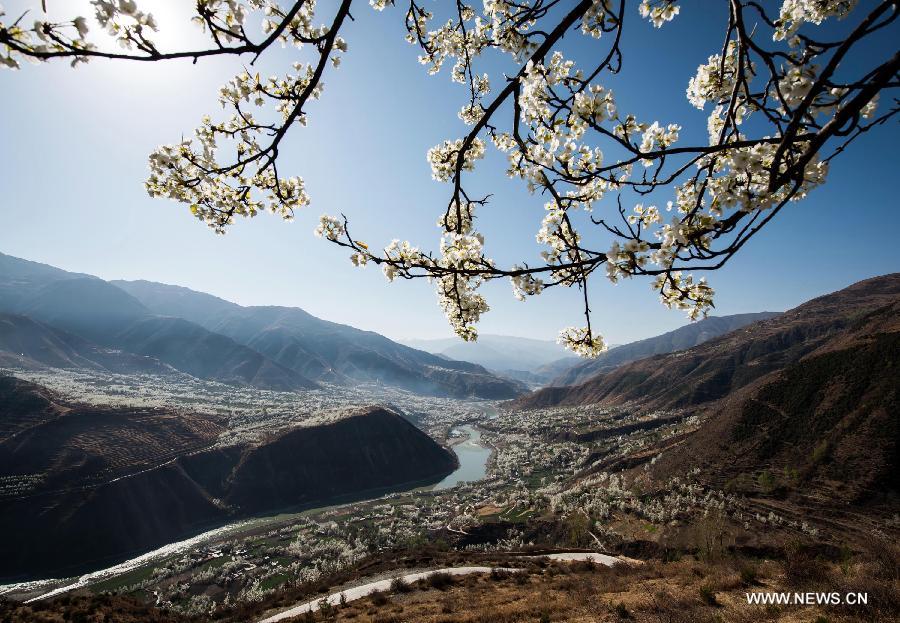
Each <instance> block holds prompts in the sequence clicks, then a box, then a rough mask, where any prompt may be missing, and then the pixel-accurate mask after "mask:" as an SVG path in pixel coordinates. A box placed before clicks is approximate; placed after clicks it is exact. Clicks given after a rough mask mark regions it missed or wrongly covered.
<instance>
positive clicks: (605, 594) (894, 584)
mask: <svg viewBox="0 0 900 623" xmlns="http://www.w3.org/2000/svg"><path fill="white" fill-rule="evenodd" d="M807 562H808V561H807ZM814 562H815V564H816V565H819V566H822V567H823V570H822V571H821V572H817V573H815V574H813V573H811V571H810V570H809V569H799V568H797V565H802V564H805V563H803V562H800V561H793V562H792V561H790V560H788V561H787V562H786V564H782V563H775V562H771V561H750V560H736V559H733V558H724V559H721V560H717V561H714V562H713V561H708V560H695V559H682V560H680V561H676V562H666V563H664V562H653V561H651V562H648V563H645V564H642V565H635V566H630V567H626V566H624V565H620V566H619V567H617V568H613V569H610V568H606V567H600V566H593V565H589V564H571V565H567V564H558V565H557V564H550V565H545V566H544V567H543V568H542V567H540V566H537V565H535V566H533V567H531V568H530V569H528V570H527V571H526V572H524V573H518V574H491V575H473V576H467V577H465V578H454V581H453V582H452V583H451V584H448V585H442V586H441V587H437V588H436V587H433V586H430V584H429V583H428V582H419V583H416V584H414V585H412V586H411V587H410V589H411V590H410V591H409V592H406V593H402V594H398V593H395V594H394V595H393V596H392V597H391V600H390V602H389V603H384V600H383V599H379V598H374V599H373V598H368V599H363V600H360V601H358V602H354V603H350V604H348V605H347V606H346V607H344V608H341V609H338V610H336V611H335V612H334V613H332V614H330V615H328V616H327V617H326V616H322V615H321V614H319V615H317V617H316V618H315V620H316V621H335V622H338V621H347V622H351V621H352V622H353V623H412V622H414V623H522V622H529V621H532V622H534V623H599V622H604V623H606V622H609V623H615V622H618V621H629V622H636V623H643V622H648V623H650V622H652V623H704V622H707V621H708V622H709V623H713V622H719V621H728V622H732V621H734V622H736V623H752V622H755V621H777V622H781V623H801V622H813V621H823V622H825V621H828V622H837V621H860V622H861V621H866V622H869V621H893V620H895V619H894V613H895V612H897V607H898V606H900V600H898V594H900V592H898V581H897V579H896V578H891V577H889V574H890V570H891V569H892V568H891V567H890V565H877V564H875V563H872V562H869V563H865V564H863V563H859V564H856V565H854V566H852V567H851V568H847V567H846V566H844V567H842V566H841V565H837V564H833V563H828V562H823V561H818V560H817V561H814ZM792 565H793V568H792ZM885 567H887V569H885ZM786 570H787V573H785V571H786ZM791 574H794V575H791ZM798 574H799V575H798ZM801 576H802V577H813V578H814V580H809V581H807V580H803V581H801V580H799V578H800V577H801ZM798 582H800V583H799V584H798ZM804 582H805V584H804ZM810 582H811V583H810ZM821 582H825V584H821ZM790 583H792V584H794V586H793V587H789V586H788V584H790ZM797 586H802V588H803V590H807V589H808V590H816V589H818V590H828V591H835V590H837V591H846V590H853V591H868V592H869V593H870V597H869V599H870V606H869V607H867V608H865V607H857V608H850V607H832V608H828V609H825V608H821V607H812V606H810V607H807V606H780V607H764V606H750V605H748V604H747V602H746V597H745V593H746V592H747V591H760V590H761V591H779V590H794V588H795V587H797Z"/></svg>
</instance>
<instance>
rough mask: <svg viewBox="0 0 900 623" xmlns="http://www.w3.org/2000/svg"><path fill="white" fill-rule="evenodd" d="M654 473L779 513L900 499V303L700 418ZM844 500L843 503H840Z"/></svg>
mask: <svg viewBox="0 0 900 623" xmlns="http://www.w3.org/2000/svg"><path fill="white" fill-rule="evenodd" d="M702 414H703V423H702V425H701V426H700V428H699V429H698V430H697V432H696V433H694V434H693V435H691V436H689V437H688V438H687V439H686V440H685V441H684V442H683V443H681V444H678V445H677V446H676V447H674V448H672V449H671V450H670V451H668V452H665V453H663V454H662V455H661V456H660V458H659V460H658V461H657V462H656V463H655V465H654V466H653V470H654V472H655V473H657V474H659V475H661V476H665V475H667V474H675V473H679V472H681V471H682V470H684V468H685V467H687V466H691V467H698V468H700V470H701V473H703V474H704V476H705V478H706V479H707V481H708V482H709V483H711V484H712V485H713V486H718V487H726V486H727V487H729V488H730V489H732V490H735V491H740V492H742V493H744V494H749V495H760V494H773V493H780V495H778V496H776V497H780V498H784V501H782V502H771V503H775V504H778V505H783V504H789V505H801V506H804V507H822V509H823V510H821V511H820V515H833V514H834V512H835V510H836V508H838V509H839V508H841V507H843V506H845V505H860V504H873V503H876V504H877V503H884V502H885V501H888V500H890V499H891V498H892V497H893V498H894V499H896V496H897V495H898V494H900V482H898V480H897V473H898V471H900V448H898V439H900V418H898V414H900V295H895V296H894V302H893V303H890V304H887V305H884V306H882V307H878V308H876V309H874V310H871V311H868V312H865V313H863V314H861V315H854V316H853V317H852V319H851V320H850V323H849V325H848V326H846V327H844V328H842V329H841V330H839V331H836V332H835V333H834V334H833V335H832V336H830V337H829V338H827V339H824V340H821V341H820V342H819V344H818V346H817V348H815V350H813V351H812V352H810V353H808V354H806V355H805V356H803V357H802V358H801V359H799V360H798V361H796V362H795V363H792V364H790V365H787V366H786V367H785V368H784V369H781V370H776V371H773V372H770V373H769V374H766V375H764V376H762V377H760V378H759V379H757V380H755V381H754V382H752V383H749V384H748V385H747V386H745V387H743V388H742V389H740V390H738V391H735V392H733V393H732V394H729V395H728V396H726V397H725V398H724V399H722V400H720V401H718V402H717V403H714V404H713V405H710V406H708V407H706V408H704V409H703V410H702ZM836 500H839V502H838V503H837V504H836V503H835V501H836Z"/></svg>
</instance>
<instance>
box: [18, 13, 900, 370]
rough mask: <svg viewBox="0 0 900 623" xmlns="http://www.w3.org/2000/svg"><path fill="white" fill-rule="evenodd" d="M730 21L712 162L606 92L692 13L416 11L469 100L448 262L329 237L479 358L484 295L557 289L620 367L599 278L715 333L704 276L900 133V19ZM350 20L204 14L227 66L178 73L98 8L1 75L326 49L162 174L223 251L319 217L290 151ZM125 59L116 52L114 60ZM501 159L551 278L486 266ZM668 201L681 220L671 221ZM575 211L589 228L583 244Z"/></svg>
mask: <svg viewBox="0 0 900 623" xmlns="http://www.w3.org/2000/svg"><path fill="white" fill-rule="evenodd" d="M721 1H722V2H723V3H725V4H727V7H728V18H727V21H726V22H725V23H723V24H722V44H721V46H720V48H719V49H716V50H710V52H711V55H710V56H709V58H708V61H707V62H706V63H704V64H702V65H700V66H699V67H698V68H697V71H696V73H695V75H694V76H693V77H690V79H689V81H688V83H687V98H688V101H689V102H690V103H691V104H692V105H693V106H695V107H696V108H698V109H701V110H708V112H709V114H708V117H707V128H706V130H707V131H706V132H705V133H704V134H706V135H708V140H703V141H701V142H699V144H691V143H688V142H685V141H682V140H680V134H681V133H682V128H681V127H680V126H678V125H676V124H672V123H661V122H658V121H651V120H646V119H638V118H637V117H636V116H635V115H633V114H628V113H627V112H626V111H621V110H619V108H618V106H617V104H616V98H615V96H614V94H613V92H612V90H610V89H609V88H608V86H604V79H605V78H608V77H609V76H610V75H611V74H617V73H619V72H620V71H621V70H622V67H623V54H622V46H621V43H622V41H623V38H624V37H626V36H627V30H626V23H628V22H629V21H630V20H631V19H632V18H641V19H647V20H650V22H651V23H652V25H653V26H655V27H656V28H661V27H664V26H665V25H666V23H667V22H670V21H671V20H673V19H676V18H678V15H679V12H680V6H679V2H678V0H643V1H642V2H640V3H637V2H634V3H632V2H628V1H627V0H618V1H617V0H580V1H578V2H575V1H574V0H567V1H563V0H484V3H483V6H482V7H480V8H478V7H475V6H473V5H469V4H467V3H466V2H465V1H464V0H452V1H448V2H446V3H442V4H441V5H440V6H438V8H437V9H435V10H440V11H442V12H444V13H446V15H445V16H443V17H442V18H441V20H440V23H437V22H438V20H437V19H436V18H435V16H434V14H433V13H432V12H430V11H429V9H428V8H426V6H425V5H424V4H423V3H422V0H408V4H405V5H403V7H402V9H400V10H402V11H403V16H404V19H405V24H406V32H407V35H406V38H407V40H408V41H409V42H410V43H411V44H413V45H415V46H417V47H418V49H419V54H420V57H419V60H420V61H421V63H422V64H423V65H424V66H425V67H426V68H427V71H428V72H429V73H437V72H439V71H440V70H441V68H442V67H443V65H444V64H445V63H447V62H448V61H449V62H450V63H451V64H452V67H451V68H450V72H449V73H450V76H451V79H452V80H453V81H454V82H457V83H459V84H460V85H462V86H463V87H464V88H465V91H466V97H465V100H464V103H463V106H462V107H461V109H460V111H459V117H460V119H461V121H462V122H463V123H464V124H466V126H467V127H466V129H465V131H464V133H463V135H462V136H460V137H457V138H452V139H448V140H446V141H444V142H442V143H441V144H439V145H436V146H434V147H433V148H432V149H431V150H429V151H428V153H427V159H428V162H429V163H430V164H431V170H432V175H433V177H434V179H435V180H437V181H439V182H444V183H446V184H447V185H448V188H449V191H448V195H449V197H448V199H447V202H446V204H445V205H442V206H439V207H438V209H437V210H436V212H438V213H439V214H440V216H439V218H438V227H439V228H440V231H441V240H440V247H439V249H438V250H436V251H434V252H426V251H422V250H420V249H419V248H418V247H417V246H414V245H413V244H411V243H409V242H400V241H396V240H395V241H393V242H391V243H390V244H389V245H387V246H386V247H384V248H382V249H380V250H375V249H374V248H370V247H369V246H368V245H367V244H365V243H364V242H362V241H360V240H359V239H357V238H356V237H355V236H354V235H351V233H350V229H349V223H348V220H347V218H346V217H345V216H343V215H342V216H340V217H335V216H327V215H326V216H323V217H322V218H321V221H320V224H319V227H318V228H317V230H316V233H317V234H318V235H320V236H322V237H324V238H326V239H328V240H330V241H331V242H333V243H335V244H338V245H340V246H342V247H345V248H347V249H348V250H349V252H350V254H351V255H350V259H351V261H352V262H353V263H354V264H356V265H358V266H363V265H367V264H370V263H372V264H377V265H380V266H381V267H382V269H383V271H384V274H385V275H386V276H387V278H388V279H389V280H394V279H396V278H398V277H401V278H405V279H412V278H421V277H424V278H428V279H431V280H433V281H434V283H435V284H436V288H437V292H438V296H439V301H440V304H441V307H442V308H443V310H444V312H445V313H446V315H447V317H448V319H449V321H450V323H451V325H452V326H453V328H454V330H455V331H456V333H457V334H458V335H460V336H461V337H462V338H463V339H466V340H472V339H475V338H476V337H477V333H476V330H475V324H476V323H477V322H478V320H479V318H480V316H481V315H482V314H483V313H484V312H486V311H487V310H488V305H487V302H486V301H485V299H484V297H483V296H482V295H481V294H480V293H479V287H480V286H481V285H482V284H483V283H484V282H486V281H488V280H492V279H497V278H508V279H510V280H511V282H512V287H513V292H514V295H515V296H516V297H518V298H520V299H524V298H525V297H527V296H533V295H537V294H540V293H541V292H542V291H543V290H545V289H547V288H549V287H552V286H557V285H563V286H567V287H578V288H580V289H581V290H582V292H583V294H584V297H583V300H584V316H585V324H584V326H582V327H572V328H568V329H565V330H563V331H562V332H561V334H560V338H561V341H562V342H563V343H564V344H565V345H566V346H568V347H569V348H571V349H572V350H574V351H575V352H577V353H579V354H582V355H587V356H591V355H595V354H597V353H599V352H601V351H602V350H604V348H605V345H604V342H603V339H602V337H600V335H599V334H598V333H597V332H596V330H595V328H594V327H592V325H591V316H590V307H589V304H588V283H589V281H590V279H591V277H592V275H594V273H595V272H596V271H598V270H600V271H601V272H605V275H606V277H607V278H608V279H609V280H611V281H613V282H616V281H617V280H619V279H622V278H630V277H637V276H647V277H649V278H650V280H651V283H652V286H653V288H654V289H655V290H656V291H657V292H658V293H659V296H660V298H661V299H662V302H663V303H664V304H665V305H667V306H669V307H675V308H680V309H684V310H686V311H687V312H688V314H689V316H690V317H691V318H692V319H695V318H698V317H701V316H702V315H704V314H705V313H706V312H707V310H708V309H709V308H710V307H711V306H712V304H713V289H712V287H711V286H710V285H709V284H708V283H707V281H706V279H705V278H698V277H696V276H695V275H694V273H702V272H706V271H712V270H715V269H717V268H719V267H721V266H722V265H723V264H724V263H725V262H726V261H728V259H729V258H731V257H732V256H733V255H734V254H735V253H737V252H738V251H739V250H740V249H741V247H742V246H743V245H744V244H745V243H746V242H747V241H748V240H750V238H752V237H753V236H754V235H755V234H756V233H757V232H759V231H760V230H761V229H762V228H763V227H765V226H766V224H767V223H769V222H770V221H771V220H772V219H773V218H774V217H775V215H777V214H778V213H779V212H780V211H781V210H782V209H783V208H784V207H785V206H786V205H788V204H789V203H790V202H792V201H797V200H799V199H802V198H803V197H805V196H806V195H807V193H809V192H810V190H811V189H813V188H814V187H816V186H819V185H820V184H822V183H824V182H825V179H826V177H827V173H828V167H829V164H830V162H831V160H832V159H833V158H834V157H835V156H837V155H838V154H840V153H841V152H842V151H844V150H845V149H846V148H847V146H848V145H849V144H850V143H851V142H853V141H854V140H855V139H856V138H857V137H859V136H860V135H861V134H863V133H865V132H868V131H870V130H872V129H874V128H877V127H879V126H883V125H884V124H885V123H887V122H888V121H889V120H891V118H892V117H894V115H896V114H897V113H898V111H900V105H898V100H897V99H896V98H893V99H890V101H886V100H888V99H889V98H890V97H891V96H890V92H893V91H894V90H895V89H897V88H898V87H900V54H898V52H897V46H896V42H897V41H900V32H898V29H897V25H896V23H895V21H896V19H897V16H898V11H900V1H898V0H882V1H877V2H876V1H868V2H866V1H859V0H783V1H781V2H779V3H777V4H775V3H772V2H766V1H764V0H759V1H755V0H721ZM46 2H47V0H44V2H43V3H42V4H44V5H45V4H46ZM396 3H397V2H396V0H370V2H369V4H370V5H371V6H372V7H373V8H374V9H376V10H378V11H382V10H385V9H391V10H397V8H396V7H394V6H393V5H395V4H396ZM351 4H352V0H334V1H333V2H330V3H327V4H326V5H325V6H317V4H316V1H315V0H300V1H298V2H290V1H287V0H280V1H279V0H196V2H195V3H194V5H195V14H194V16H193V21H194V22H195V23H196V24H197V25H198V26H199V27H200V28H201V29H203V31H204V32H205V33H206V35H207V36H208V38H209V44H208V46H207V47H202V48H198V49H189V50H177V51H170V50H166V49H161V46H160V45H158V44H157V43H156V41H155V35H156V33H157V31H158V28H159V27H158V25H157V23H156V20H155V18H154V17H153V15H152V14H151V13H149V12H145V11H142V10H141V8H140V6H139V4H138V3H137V2H136V1H135V0H108V1H107V0H93V1H92V2H91V5H93V8H94V11H95V14H94V16H93V19H92V20H89V19H88V18H86V17H83V16H75V17H73V18H71V19H67V20H64V21H55V22H54V21H49V20H42V19H37V20H35V19H34V17H33V15H32V16H31V17H28V16H29V15H30V14H29V13H26V14H24V15H21V16H11V15H6V14H4V13H3V11H2V9H0V64H3V65H5V66H7V67H11V68H17V67H19V65H20V63H21V61H23V60H32V61H50V60H53V59H68V60H69V61H70V62H71V64H72V65H73V66H74V65H77V64H79V63H83V62H87V61H90V60H92V59H94V58H104V59H119V60H130V61H136V62H164V61H167V60H171V59H185V58H187V59H193V60H194V61H195V62H197V61H199V60H201V59H203V58H205V57H211V56H223V55H232V56H241V57H247V58H249V60H250V64H251V66H252V64H253V61H255V60H256V58H258V57H259V56H260V55H262V54H264V53H266V51H267V50H268V49H269V48H271V47H272V46H273V45H275V44H285V45H290V46H295V47H296V48H308V49H309V48H311V49H312V50H313V51H314V54H313V59H314V60H313V61H312V62H309V63H305V62H297V63H294V64H293V67H292V69H291V70H289V71H287V73H285V75H283V76H281V77H272V78H261V77H260V76H259V74H254V73H253V72H252V71H242V72H241V73H239V74H238V75H237V76H235V77H234V79H233V80H231V81H230V82H229V83H228V84H226V85H224V86H223V87H222V88H221V90H220V92H219V100H220V102H221V104H222V105H223V107H224V108H225V109H227V110H229V111H230V115H229V116H227V117H225V118H219V119H214V118H212V117H209V116H207V117H204V118H203V120H202V122H201V124H200V126H199V127H198V128H197V129H196V130H195V132H194V135H193V137H192V138H190V139H186V140H183V141H182V142H180V143H176V144H170V145H163V146H161V147H159V148H158V149H157V150H156V151H155V152H154V153H152V154H151V155H150V175H149V178H148V179H147V182H146V188H147V191H148V192H149V194H150V195H151V196H154V197H167V198H169V199H174V200H176V201H178V202H181V203H184V204H186V205H188V206H189V207H190V211H191V212H192V213H193V214H194V215H195V216H196V217H197V218H198V219H200V220H202V221H204V222H206V223H208V224H209V225H210V226H211V227H213V228H214V229H215V231H217V232H220V233H221V232H224V231H225V230H226V229H227V227H228V226H229V225H230V224H232V223H233V222H234V220H235V218H236V217H239V216H244V217H247V216H254V215H256V214H257V213H259V212H262V211H270V212H273V213H276V214H279V215H281V216H283V217H284V218H291V217H292V216H293V214H294V211H295V210H297V209H299V208H302V207H305V206H307V205H308V204H309V203H310V197H309V195H308V194H307V191H306V188H305V186H304V182H303V179H302V178H300V177H285V176H284V175H283V174H282V173H281V172H279V169H278V155H279V147H280V145H281V142H282V140H283V139H284V137H285V135H286V134H287V132H289V131H290V130H291V128H292V127H293V126H294V125H296V124H301V125H303V124H306V122H307V117H306V112H305V109H306V107H307V104H308V103H309V102H310V100H314V99H318V98H319V97H321V96H322V91H323V87H322V84H323V82H322V78H323V75H324V74H325V72H326V71H333V70H334V69H336V68H337V67H338V66H339V65H340V61H341V57H342V55H343V54H345V53H346V52H347V43H346V42H345V40H344V39H343V38H342V37H341V35H340V33H341V29H342V27H343V26H344V24H345V22H346V21H348V19H352V16H351V13H350V10H351ZM42 10H46V6H43V7H36V8H35V13H36V14H38V15H41V14H42V13H41V11H42ZM445 18H446V19H445ZM89 21H91V22H96V24H97V25H98V26H99V27H100V28H101V29H102V30H103V31H105V32H106V34H107V35H108V36H102V37H101V38H102V39H103V41H99V40H95V39H92V38H91V34H92V29H93V28H94V26H93V23H91V24H89ZM826 21H829V22H834V25H833V27H832V28H830V29H829V31H828V32H829V33H830V36H824V35H821V34H818V33H820V32H821V29H820V28H819V29H818V30H817V27H819V26H820V25H821V24H823V23H824V22H826ZM260 23H261V27H260V28H258V29H257V28H256V27H255V26H254V27H251V26H250V24H260ZM838 31H840V34H839V35H835V34H834V33H835V32H838ZM571 33H579V34H581V35H583V36H586V37H591V38H596V39H599V40H600V41H599V43H598V45H602V46H604V47H603V52H602V53H601V54H600V55H599V56H597V57H595V58H593V60H592V62H591V63H589V64H588V65H586V66H583V67H579V66H577V65H576V63H575V61H574V60H573V59H567V58H566V56H565V55H564V53H563V52H562V51H561V49H560V47H561V43H562V39H563V37H564V36H565V35H568V34H571ZM110 39H114V40H115V41H116V42H118V44H119V48H118V49H116V48H115V47H114V46H111V45H110V46H109V47H104V46H103V43H104V42H105V43H106V44H109V43H111V41H110ZM873 41H874V42H875V45H876V47H877V49H879V50H881V51H882V53H880V54H879V55H876V56H873V55H871V53H867V54H865V55H863V56H862V60H860V49H861V45H863V44H865V45H867V46H868V48H867V49H868V50H871V49H872V42H873ZM489 51H493V52H499V53H501V54H504V55H508V58H509V59H511V60H512V62H513V63H514V67H515V71H513V72H511V73H510V72H507V73H505V74H502V75H490V74H489V73H485V72H483V71H480V69H481V66H482V63H483V62H484V56H485V54H486V53H487V52H489ZM854 55H856V57H855V60H854V63H855V65H854V66H859V65H860V64H864V65H865V67H866V68H865V69H864V70H862V71H860V72H859V73H858V75H848V72H847V71H844V70H843V67H844V66H846V65H847V64H849V63H850V59H851V58H854ZM495 73H496V72H495ZM636 79H638V80H639V79H640V78H636ZM882 91H886V92H888V93H882ZM879 96H881V97H880V100H881V103H880V104H879ZM487 149H497V150H499V151H501V152H503V153H504V154H506V157H507V159H508V174H509V175H510V176H511V177H515V178H520V179H521V180H522V181H523V183H524V184H526V185H527V187H528V189H529V190H530V191H531V192H533V193H535V194H540V195H541V196H542V197H543V200H542V201H543V202H544V208H545V210H544V216H543V219H542V220H541V222H540V223H539V224H538V223H536V229H537V233H536V239H537V242H538V243H539V244H540V245H542V247H543V250H542V252H541V258H542V260H541V262H540V263H538V264H536V265H529V264H528V263H524V262H523V263H521V264H516V265H511V266H500V265H498V264H497V263H496V262H494V261H493V260H491V259H490V258H489V257H488V256H487V255H486V251H485V239H484V237H483V235H482V234H481V233H480V232H479V231H478V230H477V229H476V227H475V212H476V211H477V210H481V209H485V207H486V206H487V205H488V200H489V197H485V196H473V195H472V194H471V193H470V192H468V191H467V176H468V175H469V174H470V172H471V171H473V170H474V169H475V167H476V164H477V163H478V161H479V160H481V159H482V158H483V157H484V155H485V152H486V150H487ZM651 194H652V196H653V198H656V197H659V196H661V195H664V200H663V201H661V202H658V203H660V205H654V204H653V203H652V202H651V201H650V200H649V199H650V198H651V197H650V196H651ZM579 211H580V212H584V213H587V215H588V217H589V218H588V219H582V220H583V221H587V222H589V225H588V226H587V227H583V226H579V225H578V224H577V223H576V219H575V215H576V213H577V212H579Z"/></svg>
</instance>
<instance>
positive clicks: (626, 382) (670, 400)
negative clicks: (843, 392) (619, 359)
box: [514, 273, 900, 410]
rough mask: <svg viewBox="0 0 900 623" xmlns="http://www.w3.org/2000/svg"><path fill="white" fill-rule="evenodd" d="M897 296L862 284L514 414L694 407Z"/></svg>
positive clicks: (894, 281)
mask: <svg viewBox="0 0 900 623" xmlns="http://www.w3.org/2000/svg"><path fill="white" fill-rule="evenodd" d="M898 296H900V274H896V273H895V274H892V275H886V276H883V277H876V278H873V279H868V280H866V281H861V282H859V283H857V284H854V285H852V286H850V287H848V288H846V289H844V290H841V291H839V292H835V293H832V294H828V295H825V296H822V297H819V298H816V299H813V300H811V301H809V302H807V303H804V304H803V305H800V306H799V307H796V308H794V309H792V310H790V311H787V312H785V313H784V314H781V315H778V316H775V317H772V318H769V319H767V320H762V321H758V322H755V323H753V324H751V325H748V326H745V327H743V328H741V329H738V330H736V331H732V332H731V333H727V334H725V335H723V336H720V337H718V338H715V339H712V340H710V341H707V342H705V343H703V344H701V345H699V346H696V347H694V348H690V349H688V350H684V351H679V352H674V353H670V354H665V355H656V356H652V357H647V358H645V359H641V360H638V361H634V362H631V363H629V364H626V365H622V366H620V367H618V368H615V369H614V370H612V371H610V372H607V373H601V374H599V375H597V376H596V377H594V378H593V379H591V380H589V381H587V382H585V383H582V384H580V385H575V386H572V387H549V388H545V389H542V390H539V391H537V392H534V393H533V394H530V395H528V396H525V397H522V398H521V399H519V400H517V401H516V402H515V403H514V406H515V407H518V408H524V409H529V408H539V407H548V406H566V405H568V406H572V405H584V404H595V403H603V404H609V405H619V404H623V403H626V402H630V401H637V402H639V404H640V407H641V409H643V410H652V409H671V408H680V407H692V406H697V405H701V404H704V403H708V402H711V401H714V400H717V399H720V398H723V397H725V396H727V395H728V394H730V393H732V392H734V391H736V390H739V389H741V388H742V387H745V386H747V385H749V384H750V383H752V382H753V381H755V380H756V379H759V378H761V377H763V376H764V375H766V374H768V373H770V372H773V371H776V370H781V369H783V368H785V367H786V366H788V365H791V364H794V363H796V362H798V361H800V359H801V358H803V357H804V356H806V355H808V354H810V353H812V352H814V351H816V350H817V349H818V348H820V347H822V346H823V344H825V343H826V342H827V341H828V340H829V339H830V338H831V337H832V336H834V335H836V334H837V333H838V332H840V331H842V330H844V329H847V328H848V327H851V326H852V325H853V323H854V322H855V321H856V319H858V318H860V317H862V316H864V315H865V314H867V313H869V312H872V311H874V310H876V309H878V308H881V307H884V306H887V305H891V304H893V302H894V301H895V300H896V299H897V297H898Z"/></svg>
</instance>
